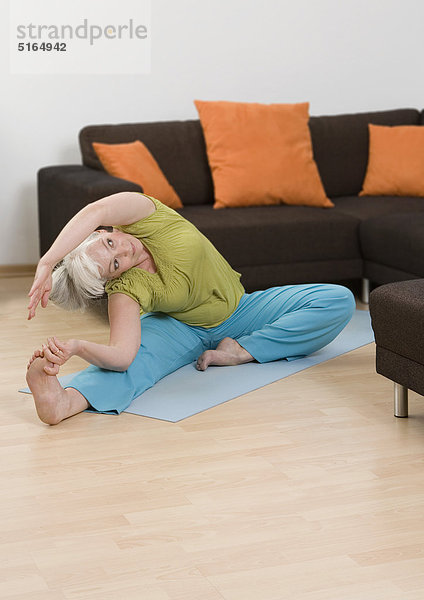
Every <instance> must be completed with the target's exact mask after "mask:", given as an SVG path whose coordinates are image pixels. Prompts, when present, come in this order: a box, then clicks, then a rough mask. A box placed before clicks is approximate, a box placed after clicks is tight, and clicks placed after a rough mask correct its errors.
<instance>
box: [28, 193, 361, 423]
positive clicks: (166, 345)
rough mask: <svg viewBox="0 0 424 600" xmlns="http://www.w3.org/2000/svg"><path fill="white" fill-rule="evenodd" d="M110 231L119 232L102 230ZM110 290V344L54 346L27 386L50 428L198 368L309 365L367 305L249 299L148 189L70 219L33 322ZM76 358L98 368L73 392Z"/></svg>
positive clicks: (221, 262)
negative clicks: (69, 370)
mask: <svg viewBox="0 0 424 600" xmlns="http://www.w3.org/2000/svg"><path fill="white" fill-rule="evenodd" d="M99 223H102V224H103V225H104V226H112V225H113V226H114V227H113V230H112V231H110V232H109V231H107V230H104V229H101V230H98V231H96V227H98V225H99ZM60 261H62V262H61V264H60V265H59V266H58V267H57V268H56V269H55V270H53V269H54V267H55V266H56V265H57V264H58V263H60ZM105 290H106V293H107V295H108V313H109V323H110V339H109V343H108V344H107V345H106V344H105V345H104V344H96V343H93V342H89V341H85V340H78V339H70V340H68V341H59V340H58V339H57V338H55V337H53V338H49V340H48V343H47V344H46V345H43V347H42V348H41V349H39V350H36V351H35V352H34V354H33V356H32V357H31V359H30V362H29V365H28V370H27V382H28V385H29V387H30V389H31V391H32V393H33V395H34V400H35V406H36V409H37V412H38V415H39V417H40V419H41V420H42V421H44V422H45V423H49V424H56V423H59V422H60V421H62V420H63V419H66V418H67V417H70V416H72V415H75V414H77V413H79V412H81V411H83V410H86V409H88V408H89V409H91V410H95V411H98V412H105V413H115V414H116V413H120V412H122V411H123V410H125V408H127V406H128V405H129V404H130V403H131V401H132V400H133V399H134V398H136V397H137V396H139V395H140V394H142V393H143V392H144V391H145V390H147V389H148V388H150V387H151V386H153V385H154V384H155V383H156V382H157V381H158V380H159V379H161V378H162V377H165V375H168V374H169V373H172V372H173V371H175V370H177V369H179V368H180V367H182V366H183V365H187V364H188V363H191V362H193V361H197V362H196V368H197V369H198V370H200V371H204V370H205V369H207V367H208V366H209V365H238V364H241V363H246V362H249V361H253V360H256V361H258V362H261V363H262V362H268V361H272V360H277V359H282V358H286V359H289V360H290V359H293V358H299V357H301V356H305V355H307V354H310V353H311V352H314V351H316V350H318V349H320V348H322V347H323V346H325V345H326V344H328V343H329V342H331V341H332V340H333V339H334V338H335V337H336V336H337V335H338V333H340V331H341V330H342V329H343V328H344V327H345V325H346V324H347V323H348V322H349V320H350V318H351V317H352V313H353V310H354V306H355V302H354V298H353V295H352V293H351V292H350V291H349V290H348V289H347V288H345V287H342V286H339V285H326V284H308V285H286V286H283V287H274V288H271V289H268V290H265V291H257V292H253V293H251V294H246V293H245V292H244V289H243V286H242V285H241V283H240V274H239V273H237V272H236V271H234V270H233V269H232V268H231V267H230V265H229V264H228V263H227V262H226V260H225V259H224V258H223V257H222V256H221V255H220V253H219V252H218V251H217V250H216V248H215V247H214V246H213V245H212V244H211V243H210V242H209V240H207V239H206V237H205V236H204V235H203V234H201V233H200V232H199V231H198V230H197V229H196V227H194V225H192V224H191V223H190V222H188V221H187V220H186V219H184V218H183V217H182V216H181V215H179V214H178V213H177V212H175V211H174V210H172V209H170V208H168V207H167V206H165V205H163V204H162V203H161V202H159V201H158V200H156V199H155V198H151V197H149V196H146V195H144V194H140V193H136V192H121V193H118V194H113V195H111V196H107V197H106V198H102V199H101V200H98V201H97V202H93V203H92V204H89V205H88V206H86V207H85V208H83V209H82V210H81V211H80V212H79V213H78V214H77V215H75V216H74V217H73V218H72V219H71V221H69V223H68V224H67V225H66V226H65V227H64V229H63V230H62V231H61V233H60V234H59V236H58V237H57V239H56V240H55V242H54V243H53V245H52V246H51V248H50V250H49V251H48V252H47V253H46V254H45V255H44V256H43V257H42V258H41V259H40V262H39V263H38V267H37V271H36V275H35V279H34V283H33V285H32V287H31V290H30V292H29V296H30V303H29V306H28V309H29V316H28V318H29V319H32V318H33V317H34V316H35V311H36V307H37V305H38V304H39V302H40V301H41V306H43V307H46V305H47V301H48V298H49V297H50V299H51V300H52V301H53V302H55V303H56V304H58V305H60V306H63V307H64V308H66V309H71V310H72V309H78V308H84V306H85V305H86V304H87V303H88V302H89V300H90V299H91V298H93V297H96V296H102V295H103V294H104V291H105ZM140 314H141V317H140ZM74 355H76V356H80V357H81V358H83V359H85V360H86V361H87V362H89V363H91V366H89V367H88V368H87V369H85V370H84V371H81V372H80V373H78V374H77V375H76V376H75V377H74V379H73V380H72V382H71V384H70V386H67V387H66V388H63V387H62V386H61V384H60V382H59V381H58V379H57V377H56V375H57V373H58V371H59V367H60V365H63V364H64V363H65V362H66V361H67V360H68V359H69V358H70V357H71V356H74Z"/></svg>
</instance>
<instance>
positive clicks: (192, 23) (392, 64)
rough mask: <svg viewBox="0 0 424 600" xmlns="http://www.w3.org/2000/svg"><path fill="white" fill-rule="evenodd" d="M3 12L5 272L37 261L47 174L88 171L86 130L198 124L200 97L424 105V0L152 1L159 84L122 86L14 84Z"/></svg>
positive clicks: (113, 80)
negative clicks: (41, 176)
mask: <svg viewBox="0 0 424 600" xmlns="http://www.w3.org/2000/svg"><path fill="white" fill-rule="evenodd" d="M11 1H13V0H11ZM88 1H89V0H87V2H88ZM105 1H110V0H105ZM0 2H1V4H0V32H1V40H2V42H1V43H2V52H1V55H0V86H1V87H0V90H1V92H0V99H1V100H0V102H1V111H0V119H1V132H2V139H1V142H2V143H1V147H2V161H1V164H2V167H3V168H2V193H1V195H0V203H1V219H0V227H1V231H0V235H1V238H0V265H2V264H3V265H5V264H26V263H29V264H30V263H35V262H36V261H37V259H38V256H39V255H38V231H37V194H36V173H37V170H38V169H39V168H40V167H42V166H46V165H57V164H73V163H74V164H75V163H77V164H79V163H80V162H81V159H80V154H79V149H78V142H77V135H78V131H79V130H80V129H81V127H83V126H84V125H87V124H92V123H114V122H115V123H116V122H131V121H155V120H168V119H192V118H197V113H196V111H195V107H194V105H193V99H195V98H199V99H203V100H213V99H221V100H238V101H255V102H300V101H309V102H310V104H311V114H313V115H319V114H335V113H343V112H361V111H368V110H379V109H390V108H400V107H416V108H422V107H424V78H423V76H422V68H421V67H422V56H423V45H424V42H423V36H422V23H423V21H424V4H423V3H421V2H419V0H403V1H402V2H400V1H399V0H386V1H385V2H381V0H318V1H314V0H290V1H289V0H262V1H260V0H152V30H151V33H152V38H151V39H152V69H151V74H149V75H117V76H107V75H90V76H88V75H68V76H65V75H32V76H31V75H11V74H9V66H8V49H7V44H8V35H9V32H8V4H7V2H6V0H0ZM58 202H60V198H58Z"/></svg>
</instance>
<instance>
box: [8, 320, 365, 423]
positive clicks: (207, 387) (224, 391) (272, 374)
mask: <svg viewBox="0 0 424 600" xmlns="http://www.w3.org/2000/svg"><path fill="white" fill-rule="evenodd" d="M373 341H374V335H373V331H372V328H371V319H370V315H369V312H368V311H366V310H356V311H355V313H354V315H353V317H352V320H351V321H350V323H349V324H348V325H347V327H345V329H344V330H343V331H342V332H341V333H340V334H339V335H338V336H337V337H336V339H335V340H333V341H332V342H331V344H328V346H326V347H325V348H322V350H319V351H318V352H314V354H310V355H309V356H307V357H306V358H300V359H297V360H292V361H287V360H277V361H274V362H271V363H264V364H259V363H247V364H245V365H238V366H236V367H214V366H212V367H209V368H208V369H207V370H206V371H197V369H196V368H195V366H194V364H195V363H194V362H193V363H192V364H189V365H186V366H185V367H182V368H181V369H178V371H175V372H174V373H171V375H168V376H167V377H164V378H163V379H161V380H160V381H158V383H156V384H155V385H154V386H153V387H152V388H150V389H149V390H147V391H146V392H144V393H143V394H142V395H141V396H139V397H138V398H136V399H135V400H134V401H133V402H132V403H131V404H130V406H129V407H128V408H127V409H126V411H125V412H128V413H131V414H134V415H141V416H143V417H152V418H154V419H161V420H163V421H171V422H172V423H176V422H177V421H181V420H182V419H186V418H187V417H191V416H192V415H195V414H197V413H199V412H202V411H204V410H207V409H208V408H212V407H213V406H217V405H218V404H223V403H224V402H228V400H232V399H233V398H237V397H238V396H241V395H243V394H246V393H247V392H251V391H253V390H256V389H258V388H260V387H263V386H264V385H268V384H269V383H273V382H274V381H278V380H279V379H283V378H284V377H287V376H288V375H293V373H298V372H299V371H303V369H307V368H308V367H312V366H314V365H317V364H319V363H321V362H325V361H326V360H330V359H331V358H335V357H336V356H339V355H340V354H344V353H345V352H349V351H350V350H354V349H355V348H359V347H360V346H364V345H365V344H370V343H371V342H373ZM74 375H75V373H73V374H70V375H65V376H63V377H60V378H59V381H60V382H61V384H62V385H68V384H69V383H70V382H71V381H72V378H73V377H74ZM19 391H21V392H26V393H30V391H29V389H28V388H26V389H24V390H19Z"/></svg>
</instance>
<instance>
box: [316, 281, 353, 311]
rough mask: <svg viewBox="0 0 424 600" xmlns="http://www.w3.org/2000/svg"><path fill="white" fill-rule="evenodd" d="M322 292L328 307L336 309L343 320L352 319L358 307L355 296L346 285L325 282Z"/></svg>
mask: <svg viewBox="0 0 424 600" xmlns="http://www.w3.org/2000/svg"><path fill="white" fill-rule="evenodd" d="M322 293H323V295H324V297H325V299H326V301H327V302H328V308H329V309H331V310H333V311H334V310H336V311H337V312H338V314H339V315H340V318H341V319H343V320H346V319H347V320H350V319H351V318H352V315H353V313H354V311H355V308H356V302H355V296H354V295H353V294H352V292H351V291H350V290H349V288H347V287H345V286H344V285H338V284H323V289H322Z"/></svg>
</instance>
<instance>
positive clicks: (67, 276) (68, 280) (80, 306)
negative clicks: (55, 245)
mask: <svg viewBox="0 0 424 600" xmlns="http://www.w3.org/2000/svg"><path fill="white" fill-rule="evenodd" d="M98 239H99V234H98V233H97V232H94V233H92V234H91V235H89V236H88V237H87V238H86V239H85V240H84V241H83V242H81V244H80V245H79V246H77V247H76V248H75V250H72V251H71V252H69V254H67V255H66V256H65V258H64V259H63V260H62V261H61V262H60V263H59V264H58V265H57V267H56V268H55V270H54V271H53V275H52V279H53V286H52V291H51V293H50V300H51V301H52V302H53V303H54V304H56V305H57V306H61V307H62V308H64V309H65V310H81V311H84V310H85V309H86V308H87V306H88V305H89V303H90V300H92V299H93V298H100V297H102V296H103V295H104V293H105V283H106V278H105V277H102V275H101V273H100V265H99V264H98V263H97V262H96V261H95V260H94V259H93V258H91V256H89V255H88V254H87V248H88V247H89V246H91V244H93V242H95V241H96V240H98Z"/></svg>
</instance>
